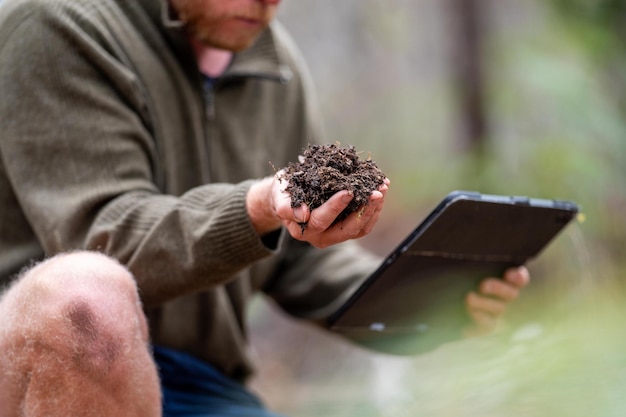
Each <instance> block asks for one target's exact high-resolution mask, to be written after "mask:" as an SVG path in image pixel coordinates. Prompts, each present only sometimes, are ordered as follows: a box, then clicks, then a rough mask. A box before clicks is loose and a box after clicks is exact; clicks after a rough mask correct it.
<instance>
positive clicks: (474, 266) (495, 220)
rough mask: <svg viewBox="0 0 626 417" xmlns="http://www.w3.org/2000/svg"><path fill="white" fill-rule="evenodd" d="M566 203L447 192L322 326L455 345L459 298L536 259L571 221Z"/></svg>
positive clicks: (461, 308) (571, 207)
mask: <svg viewBox="0 0 626 417" xmlns="http://www.w3.org/2000/svg"><path fill="white" fill-rule="evenodd" d="M578 211H579V207H578V206H577V205H576V204H575V203H573V202H570V201H561V200H546V199H536V198H528V197H519V196H500V195H488V194H481V193H477V192H468V191H454V192H452V193H450V194H448V195H447V196H446V197H445V198H444V199H443V200H442V201H441V203H440V204H439V205H438V206H437V207H435V209H434V210H433V211H432V212H431V213H430V214H429V215H428V216H427V217H426V218H425V219H424V220H423V221H422V222H421V223H420V224H419V225H418V226H417V227H416V228H415V229H414V230H413V231H412V232H411V233H410V234H409V235H408V236H407V237H406V239H404V241H402V242H401V243H400V244H399V245H398V246H397V247H396V248H395V249H394V250H393V251H392V252H391V253H390V254H389V255H388V256H387V257H386V258H385V260H384V261H383V262H382V263H381V265H380V266H379V267H378V269H377V270H376V271H375V272H374V273H373V274H372V275H371V276H370V277H368V278H367V279H366V280H365V281H364V282H363V283H362V284H361V285H360V287H359V288H357V290H356V291H355V292H354V293H353V294H352V295H351V297H350V298H349V299H348V300H347V302H346V303H344V305H343V306H342V307H340V308H339V309H338V310H337V312H336V313H334V314H333V315H332V316H331V317H330V319H329V323H328V324H329V326H330V328H331V329H333V330H335V331H339V332H347V333H353V334H354V333H371V332H376V333H381V332H382V333H387V334H408V335H415V334H428V333H433V332H436V333H437V335H438V336H439V338H442V337H443V338H444V339H445V338H447V337H450V338H455V337H458V335H459V334H460V333H459V332H460V331H461V329H462V328H463V327H464V326H465V325H466V324H467V323H469V316H468V314H467V313H466V311H465V302H464V298H465V296H466V294H467V293H468V292H469V291H471V290H475V289H476V288H477V284H478V282H480V281H481V280H482V279H484V278H486V277H493V276H496V277H501V276H502V274H503V272H504V270H505V269H506V268H508V267H512V266H519V265H523V264H525V263H526V262H528V261H529V260H530V259H532V258H534V257H536V256H537V255H538V254H539V253H540V252H541V251H542V250H543V249H544V248H545V247H546V246H547V245H548V244H549V242H550V241H551V240H552V239H554V238H555V237H556V236H557V235H558V234H559V233H560V232H561V231H562V230H563V228H564V227H565V226H566V225H567V224H568V223H569V222H570V221H571V220H572V219H573V218H574V217H575V216H576V214H577V213H578Z"/></svg>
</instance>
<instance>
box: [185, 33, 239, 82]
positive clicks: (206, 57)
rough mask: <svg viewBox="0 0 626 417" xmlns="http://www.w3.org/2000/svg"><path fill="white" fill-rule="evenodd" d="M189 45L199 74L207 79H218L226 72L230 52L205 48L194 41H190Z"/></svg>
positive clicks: (230, 55)
mask: <svg viewBox="0 0 626 417" xmlns="http://www.w3.org/2000/svg"><path fill="white" fill-rule="evenodd" d="M191 43H192V45H193V50H194V53H195V55H196V61H197V62H198V67H199V68H200V72H202V73H203V74H204V75H206V76H208V77H211V78H218V77H219V76H220V75H222V74H223V73H224V71H226V68H227V67H228V64H229V63H230V60H231V59H232V57H233V53H232V52H231V51H227V50H224V49H217V48H212V47H210V46H205V45H203V44H202V43H200V42H198V41H195V40H192V41H191Z"/></svg>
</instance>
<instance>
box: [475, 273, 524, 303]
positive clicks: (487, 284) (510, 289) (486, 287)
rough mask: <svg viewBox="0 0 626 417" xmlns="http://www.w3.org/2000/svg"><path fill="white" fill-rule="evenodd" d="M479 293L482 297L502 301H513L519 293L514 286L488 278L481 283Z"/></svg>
mask: <svg viewBox="0 0 626 417" xmlns="http://www.w3.org/2000/svg"><path fill="white" fill-rule="evenodd" d="M479 291H480V293H481V294H482V295H486V296H491V297H495V298H499V299H500V300H503V301H513V300H515V299H516V298H517V297H518V296H519V293H520V289H519V288H518V287H516V286H515V285H513V284H510V283H508V282H506V281H502V280H501V279H496V278H488V279H485V280H484V281H482V282H481V283H480V286H479Z"/></svg>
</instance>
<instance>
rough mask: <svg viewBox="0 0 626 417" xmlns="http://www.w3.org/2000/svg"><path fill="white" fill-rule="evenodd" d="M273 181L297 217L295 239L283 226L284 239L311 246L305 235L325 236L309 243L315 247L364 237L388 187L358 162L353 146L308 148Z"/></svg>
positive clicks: (366, 162)
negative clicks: (300, 241) (286, 237)
mask: <svg viewBox="0 0 626 417" xmlns="http://www.w3.org/2000/svg"><path fill="white" fill-rule="evenodd" d="M277 178H278V180H279V181H280V185H281V186H282V189H281V191H282V192H283V193H287V194H288V195H289V197H290V201H291V208H292V209H294V213H296V212H297V213H299V214H301V215H302V216H301V220H302V221H301V222H299V223H298V225H299V227H300V233H299V234H300V235H301V236H297V233H294V231H293V230H292V229H293V225H291V227H290V225H289V224H288V223H287V224H286V225H287V226H288V229H289V230H290V233H291V234H292V236H294V237H295V238H297V239H301V240H307V241H311V240H312V239H311V235H316V234H320V235H321V236H320V237H324V236H325V238H324V239H318V241H317V242H311V243H312V244H314V245H315V246H328V245H329V244H334V243H338V242H340V241H343V240H347V239H351V238H357V237H361V236H364V235H365V234H367V233H369V232H370V231H371V229H372V227H373V226H374V224H375V223H376V221H377V220H378V217H379V214H380V211H381V210H382V204H383V201H384V195H385V193H386V191H387V187H388V185H389V180H388V179H387V178H386V177H385V174H384V173H383V172H382V171H381V170H380V169H379V168H378V166H377V165H376V163H375V162H374V161H372V160H371V159H370V158H367V159H363V160H362V159H359V156H358V153H357V152H356V150H355V148H354V146H350V147H347V148H342V147H340V146H339V145H336V144H331V145H311V146H309V147H308V148H307V149H305V150H304V154H303V156H302V157H301V158H300V161H299V162H297V163H293V162H292V163H290V164H289V166H288V167H286V168H284V169H283V170H281V171H279V172H278V174H277ZM305 231H306V233H305ZM305 234H306V235H307V236H305ZM327 238H328V239H327ZM328 242H330V243H328ZM315 243H318V244H315Z"/></svg>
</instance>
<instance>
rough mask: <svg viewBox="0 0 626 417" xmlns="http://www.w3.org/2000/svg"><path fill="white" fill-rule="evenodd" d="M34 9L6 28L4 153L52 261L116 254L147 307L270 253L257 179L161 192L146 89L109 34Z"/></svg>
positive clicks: (0, 42) (0, 121)
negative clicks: (73, 253)
mask: <svg viewBox="0 0 626 417" xmlns="http://www.w3.org/2000/svg"><path fill="white" fill-rule="evenodd" d="M16 3H19V2H14V3H12V4H16ZM29 3H32V2H29V1H26V0H25V1H24V2H23V3H22V5H21V6H20V7H18V8H17V11H14V13H13V14H12V15H11V16H10V18H9V19H6V20H4V21H3V23H2V28H0V34H1V36H0V62H2V65H0V97H2V99H1V100H0V132H1V133H0V135H1V136H0V155H1V157H2V165H3V166H4V169H5V171H6V172H5V175H6V176H7V177H8V178H9V180H10V182H11V185H12V188H13V190H14V193H15V194H16V196H17V199H18V201H19V204H20V206H21V208H22V210H23V211H24V213H25V215H26V217H27V218H28V221H29V223H30V224H31V226H32V228H33V230H34V233H35V234H36V236H37V238H38V240H39V242H40V243H41V245H42V246H43V249H44V250H45V253H46V255H52V254H55V253H58V252H62V251H69V250H74V249H89V250H99V251H103V252H105V253H108V254H110V255H112V256H114V257H115V258H117V259H119V260H120V261H121V262H122V263H124V264H127V265H128V266H129V268H130V269H131V271H132V272H134V273H135V276H136V277H137V281H138V285H139V289H140V292H141V296H142V299H143V300H144V303H146V305H148V306H150V305H155V304H159V303H162V302H164V301H166V300H168V299H172V298H174V297H176V296H179V295H183V294H185V293H190V292H192V291H194V290H197V289H200V288H207V287H211V286H215V285H219V284H221V283H224V282H226V281H227V280H228V279H230V278H231V277H233V275H234V274H235V273H236V272H237V271H239V270H241V269H243V268H245V267H247V266H249V265H250V264H252V263H253V262H255V261H257V260H259V259H261V258H263V257H265V256H268V255H269V254H271V253H272V250H271V249H270V248H268V247H266V246H265V245H264V244H263V242H262V241H261V240H260V239H259V237H258V236H257V234H256V233H255V232H254V229H253V227H252V225H251V223H250V220H249V218H248V215H247V211H246V208H245V196H246V193H247V190H248V188H249V186H250V185H251V182H250V181H246V182H242V183H239V184H211V185H204V186H200V187H198V188H194V189H191V190H189V191H188V192H187V193H186V194H184V195H181V196H171V195H164V194H162V193H161V192H160V190H159V189H158V187H157V186H156V185H155V184H156V179H155V178H154V177H155V165H156V164H157V163H158V162H157V161H158V158H157V157H156V156H155V154H156V151H155V145H154V142H153V140H152V138H151V136H150V133H149V129H148V127H147V126H146V125H145V122H144V121H143V119H142V118H141V117H140V114H141V112H142V111H143V109H142V106H144V103H141V102H139V101H137V99H136V97H139V96H140V94H138V92H137V90H138V89H139V88H140V86H139V85H138V84H137V83H136V82H132V79H133V78H132V77H129V76H128V74H127V72H128V71H129V70H128V69H127V68H126V67H124V66H123V65H121V64H120V63H119V62H117V61H116V60H115V59H113V58H112V56H113V54H112V53H111V51H110V49H112V48H113V47H114V45H112V43H108V42H107V40H106V39H105V34H106V31H104V30H102V29H100V28H97V27H95V25H92V26H90V25H89V24H87V23H85V24H82V23H83V22H81V25H78V24H76V21H77V20H80V18H75V17H73V18H72V19H69V18H68V17H67V16H66V15H59V13H58V12H57V11H56V10H53V9H54V6H50V4H52V5H56V4H57V3H53V2H49V3H46V4H47V5H48V7H47V8H43V9H42V8H33V7H28V4H29ZM38 3H39V4H43V3H42V2H38ZM116 75H119V76H116ZM122 80H131V81H128V82H124V81H122Z"/></svg>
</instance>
